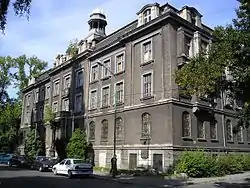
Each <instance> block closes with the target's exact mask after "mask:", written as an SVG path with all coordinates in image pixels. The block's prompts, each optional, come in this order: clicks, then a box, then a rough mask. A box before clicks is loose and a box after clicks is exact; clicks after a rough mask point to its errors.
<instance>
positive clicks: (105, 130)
mask: <svg viewBox="0 0 250 188" xmlns="http://www.w3.org/2000/svg"><path fill="white" fill-rule="evenodd" d="M101 140H108V120H106V119H104V120H102V127H101Z"/></svg>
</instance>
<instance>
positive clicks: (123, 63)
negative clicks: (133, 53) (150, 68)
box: [115, 51, 126, 74]
mask: <svg viewBox="0 0 250 188" xmlns="http://www.w3.org/2000/svg"><path fill="white" fill-rule="evenodd" d="M119 56H123V61H122V70H121V71H119V72H118V70H117V67H118V66H117V57H119ZM125 62H126V54H125V51H123V52H120V53H118V54H116V55H115V74H119V73H122V72H124V71H125Z"/></svg>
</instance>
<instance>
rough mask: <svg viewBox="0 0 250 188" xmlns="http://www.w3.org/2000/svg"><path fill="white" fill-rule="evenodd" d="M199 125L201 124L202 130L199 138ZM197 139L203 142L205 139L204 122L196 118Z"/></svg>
mask: <svg viewBox="0 0 250 188" xmlns="http://www.w3.org/2000/svg"><path fill="white" fill-rule="evenodd" d="M199 123H201V125H202V128H203V137H200V135H199V134H200V133H199V125H200V124H199ZM197 139H201V140H205V139H206V124H205V121H203V120H201V119H199V118H197Z"/></svg>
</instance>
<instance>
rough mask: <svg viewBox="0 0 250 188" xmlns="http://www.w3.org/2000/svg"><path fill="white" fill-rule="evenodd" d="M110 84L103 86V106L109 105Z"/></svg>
mask: <svg viewBox="0 0 250 188" xmlns="http://www.w3.org/2000/svg"><path fill="white" fill-rule="evenodd" d="M109 93H110V89H109V86H105V87H103V88H102V106H103V107H105V106H109Z"/></svg>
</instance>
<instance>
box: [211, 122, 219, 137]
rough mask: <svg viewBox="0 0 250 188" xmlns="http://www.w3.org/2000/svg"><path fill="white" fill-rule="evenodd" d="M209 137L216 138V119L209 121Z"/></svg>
mask: <svg viewBox="0 0 250 188" xmlns="http://www.w3.org/2000/svg"><path fill="white" fill-rule="evenodd" d="M210 139H211V140H217V121H214V122H210Z"/></svg>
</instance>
